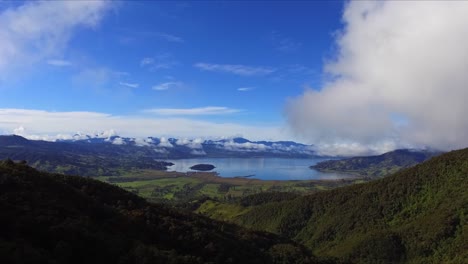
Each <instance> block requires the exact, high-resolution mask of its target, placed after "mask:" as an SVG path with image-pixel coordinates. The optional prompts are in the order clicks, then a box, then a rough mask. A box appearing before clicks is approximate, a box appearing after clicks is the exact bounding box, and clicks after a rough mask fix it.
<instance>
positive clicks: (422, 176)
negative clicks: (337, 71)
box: [233, 149, 468, 263]
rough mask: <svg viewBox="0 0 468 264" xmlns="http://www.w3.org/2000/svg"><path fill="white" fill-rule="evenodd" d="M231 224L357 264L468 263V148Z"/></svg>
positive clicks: (265, 208)
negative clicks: (268, 232) (371, 180)
mask: <svg viewBox="0 0 468 264" xmlns="http://www.w3.org/2000/svg"><path fill="white" fill-rule="evenodd" d="M233 221H234V222H237V223H239V224H242V225H244V226H248V227H251V228H255V229H259V230H269V231H273V232H276V233H278V234H281V235H285V236H287V237H290V238H294V239H295V240H296V241H299V242H301V243H304V244H305V245H306V246H308V247H310V248H311V249H313V251H314V253H315V254H317V255H319V256H334V257H337V258H340V259H342V260H345V261H350V262H355V263H389V262H397V263H398V262H407V263H468V149H463V150H458V151H452V152H449V153H446V154H443V155H441V156H438V157H435V158H432V159H430V160H429V161H426V162H424V163H422V164H420V165H417V166H415V167H413V168H410V169H406V170H403V171H400V172H398V173H396V174H394V175H392V176H389V177H387V178H384V179H381V180H377V181H373V182H370V183H365V184H358V185H353V186H348V187H343V188H338V189H335V190H331V191H324V192H319V193H316V194H313V195H310V196H305V197H299V198H296V199H293V200H289V201H283V202H274V203H267V204H264V205H259V206H255V207H251V208H250V210H245V214H242V215H240V216H237V217H236V218H235V219H233Z"/></svg>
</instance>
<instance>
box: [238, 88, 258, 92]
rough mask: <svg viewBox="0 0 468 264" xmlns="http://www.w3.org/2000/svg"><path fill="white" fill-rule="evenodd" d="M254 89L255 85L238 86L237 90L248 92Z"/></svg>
mask: <svg viewBox="0 0 468 264" xmlns="http://www.w3.org/2000/svg"><path fill="white" fill-rule="evenodd" d="M253 89H254V88H253V87H240V88H237V91H239V92H248V91H251V90H253Z"/></svg>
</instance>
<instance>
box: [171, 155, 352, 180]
mask: <svg viewBox="0 0 468 264" xmlns="http://www.w3.org/2000/svg"><path fill="white" fill-rule="evenodd" d="M324 160H329V159H294V158H193V159H176V160H167V161H169V162H172V163H174V165H173V166H171V167H168V171H178V172H187V171H193V170H191V169H190V167H191V166H193V165H196V164H201V163H204V164H213V165H214V166H216V168H215V169H214V170H212V171H214V172H217V173H218V174H219V176H221V177H249V178H255V179H261V180H311V179H314V180H323V179H342V178H347V177H350V176H349V175H342V174H338V173H325V172H319V171H317V170H312V169H310V168H309V166H311V165H314V164H316V163H318V162H320V161H324Z"/></svg>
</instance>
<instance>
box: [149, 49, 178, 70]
mask: <svg viewBox="0 0 468 264" xmlns="http://www.w3.org/2000/svg"><path fill="white" fill-rule="evenodd" d="M178 64H179V63H178V62H177V61H176V60H174V59H173V57H172V55H171V54H170V53H162V54H159V55H157V56H155V57H145V58H143V59H141V61H140V66H141V67H145V68H147V69H148V70H150V71H157V70H167V69H172V68H174V66H176V65H178Z"/></svg>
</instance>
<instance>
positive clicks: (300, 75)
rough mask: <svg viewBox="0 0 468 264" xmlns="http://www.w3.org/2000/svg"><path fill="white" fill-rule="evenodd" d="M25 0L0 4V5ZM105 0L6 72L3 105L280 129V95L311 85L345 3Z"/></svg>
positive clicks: (3, 9)
mask: <svg viewBox="0 0 468 264" xmlns="http://www.w3.org/2000/svg"><path fill="white" fill-rule="evenodd" d="M28 4H31V3H27V2H25V3H17V2H15V3H9V4H8V3H6V4H5V3H4V4H3V5H0V7H1V9H0V12H2V13H5V12H7V11H8V10H14V11H16V12H18V13H19V12H21V10H20V8H21V5H28ZM44 4H47V3H44ZM107 5H108V6H106V7H105V10H103V11H99V14H98V15H99V21H98V22H97V23H96V24H95V25H93V26H83V25H80V24H78V25H73V26H71V27H70V28H67V32H64V33H63V34H67V35H68V36H67V40H66V41H64V42H65V43H61V44H60V45H57V46H58V47H55V46H54V47H53V48H56V49H57V51H54V52H51V53H47V54H46V55H45V56H43V57H41V58H40V59H38V60H37V61H34V63H31V65H20V66H18V68H17V69H15V70H17V71H16V72H8V74H5V76H4V78H3V80H2V82H1V84H0V85H1V86H0V89H1V92H2V97H1V98H0V104H1V106H2V108H16V109H34V110H44V111H52V112H68V111H86V112H99V113H106V114H111V115H118V116H122V115H124V116H128V115H132V116H134V115H138V116H141V115H145V116H151V115H153V116H154V115H158V116H161V115H160V114H158V113H159V112H158V111H147V110H149V109H160V108H164V109H165V110H168V109H176V110H177V109H192V108H197V109H195V111H194V113H193V114H191V115H188V114H184V112H183V111H182V112H181V111H179V112H178V114H170V113H171V112H170V111H166V112H164V113H167V114H166V115H164V116H178V117H181V116H183V117H184V118H189V119H196V120H205V121H209V122H232V123H237V124H242V125H249V126H252V125H253V126H257V125H258V126H263V125H269V126H278V127H280V126H283V124H284V114H283V111H284V104H285V100H286V98H288V97H291V96H298V95H300V94H301V93H302V91H303V89H304V87H306V86H310V87H318V86H319V84H320V82H321V79H322V77H321V76H322V74H321V72H322V66H323V60H324V59H326V58H327V56H329V55H330V54H331V47H332V43H333V39H334V36H333V34H334V32H336V31H337V30H338V29H339V28H340V17H341V11H342V9H343V3H342V2H316V1H300V2H286V1H285V2H282V1H271V2H268V1H258V2H247V1H238V2H235V1H232V2H229V1H228V2H215V1H206V2H182V1H175V2H160V1H145V2H130V1H129V2H121V3H118V4H115V3H108V4H107ZM109 5H111V6H109ZM103 9H104V8H103ZM44 34H47V33H44ZM28 52H34V50H31V51H28ZM28 66H30V67H28ZM18 71H20V72H21V74H20V73H19V72H18ZM9 75H11V76H9ZM206 107H217V108H209V109H204V108H206ZM203 110H206V111H207V112H210V113H211V114H203V113H205V111H203ZM185 113H190V111H188V110H187V111H186V112H185ZM195 113H198V114H195ZM24 126H25V127H26V124H25V125H24ZM85 129H86V128H83V130H85ZM95 129H96V130H99V127H96V128H95ZM156 134H157V132H156ZM231 134H242V131H232V132H231V133H230V134H227V135H226V136H230V135H231ZM207 136H209V134H208V132H207Z"/></svg>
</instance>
